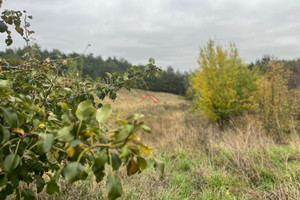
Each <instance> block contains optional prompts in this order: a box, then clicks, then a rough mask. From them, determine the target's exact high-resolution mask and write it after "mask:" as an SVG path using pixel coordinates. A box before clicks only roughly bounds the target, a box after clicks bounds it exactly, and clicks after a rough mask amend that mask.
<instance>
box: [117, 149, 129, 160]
mask: <svg viewBox="0 0 300 200" xmlns="http://www.w3.org/2000/svg"><path fill="white" fill-rule="evenodd" d="M129 152H130V151H129V148H128V147H127V146H123V147H122V149H121V153H120V155H119V158H127V157H128V156H129Z"/></svg>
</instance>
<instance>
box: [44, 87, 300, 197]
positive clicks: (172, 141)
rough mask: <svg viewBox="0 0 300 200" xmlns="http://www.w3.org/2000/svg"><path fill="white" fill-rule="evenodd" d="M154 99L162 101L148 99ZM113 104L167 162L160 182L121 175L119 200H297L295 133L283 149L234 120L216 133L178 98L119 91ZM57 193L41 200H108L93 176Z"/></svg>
mask: <svg viewBox="0 0 300 200" xmlns="http://www.w3.org/2000/svg"><path fill="white" fill-rule="evenodd" d="M147 94H150V95H151V94H154V95H155V96H156V97H157V98H158V99H159V100H160V103H154V102H152V100H151V99H149V98H147V99H145V100H144V101H143V102H142V103H140V101H141V99H142V98H143V97H145V96H146V95H147ZM118 95H119V96H118V98H117V100H116V101H115V102H110V101H105V102H104V103H112V107H113V110H114V111H115V113H116V112H117V111H118V113H119V115H120V116H126V115H128V114H132V113H143V114H144V115H145V122H146V124H147V125H148V126H149V127H151V129H152V131H153V133H152V134H151V135H149V136H148V135H141V137H142V140H143V141H144V143H145V144H147V145H149V146H151V147H153V148H154V154H155V156H156V157H158V158H159V159H160V160H163V161H164V162H165V164H166V170H165V172H166V173H165V177H163V178H160V177H159V175H158V174H157V173H156V172H155V170H154V169H153V167H151V166H152V163H151V162H150V164H151V166H149V168H148V169H146V170H145V171H144V172H143V173H141V174H137V175H133V176H131V177H126V175H125V174H126V172H125V169H124V171H121V174H120V175H121V176H122V179H123V192H124V196H123V197H122V198H121V199H124V200H125V199H126V200H127V199H133V200H136V199H143V200H145V199H153V200H154V199H170V200H176V199H178V200H182V199H213V200H214V199H245V200H246V199H300V140H299V137H298V136H296V135H295V134H294V135H291V136H290V138H291V139H290V141H286V142H285V144H278V143H275V142H274V141H273V140H272V139H270V138H268V137H266V136H265V134H264V131H263V129H261V128H260V125H259V124H257V123H254V122H253V120H251V119H250V118H247V119H246V118H244V119H241V120H239V121H235V122H232V123H231V125H230V127H229V128H226V129H223V130H222V131H220V129H218V128H217V127H215V126H213V125H211V124H210V123H208V122H207V121H206V120H205V119H204V118H203V117H201V115H195V114H190V113H189V112H188V111H189V102H188V101H187V100H185V99H184V98H183V97H180V96H177V95H172V94H166V93H155V92H146V91H142V90H132V91H131V92H128V91H125V90H122V91H120V93H119V94H118ZM61 184H62V186H63V187H62V190H61V194H57V195H55V196H53V197H50V196H48V195H46V194H45V193H43V194H41V195H39V198H40V199H105V196H106V194H105V193H103V191H105V190H104V187H105V181H103V182H102V183H99V184H97V183H96V182H95V181H94V177H93V176H90V177H89V179H88V180H87V181H81V182H76V183H75V184H73V185H67V184H65V182H61Z"/></svg>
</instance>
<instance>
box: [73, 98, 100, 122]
mask: <svg viewBox="0 0 300 200" xmlns="http://www.w3.org/2000/svg"><path fill="white" fill-rule="evenodd" d="M94 112H95V108H94V106H93V102H92V101H89V100H88V101H83V102H81V103H80V104H79V105H78V107H77V110H76V116H77V118H78V119H79V120H87V119H88V118H89V117H90V116H91V115H92V114H94Z"/></svg>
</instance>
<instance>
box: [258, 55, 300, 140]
mask: <svg viewBox="0 0 300 200" xmlns="http://www.w3.org/2000/svg"><path fill="white" fill-rule="evenodd" d="M265 69H266V73H265V75H264V76H262V77H261V78H260V80H259V82H258V83H259V84H258V85H259V87H258V91H257V92H255V94H256V95H255V99H256V102H257V104H256V111H257V113H258V116H259V119H260V121H261V122H262V124H263V126H264V127H265V129H266V131H267V133H269V134H272V135H274V134H275V135H278V136H280V135H284V136H286V134H287V133H290V132H291V130H293V129H294V130H295V131H296V130H297V129H299V128H300V112H299V110H300V89H299V88H295V89H289V88H288V82H289V80H290V76H291V72H290V71H289V70H288V69H285V68H284V65H283V64H281V63H280V62H277V61H272V62H270V63H267V64H266V66H265Z"/></svg>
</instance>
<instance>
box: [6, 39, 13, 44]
mask: <svg viewBox="0 0 300 200" xmlns="http://www.w3.org/2000/svg"><path fill="white" fill-rule="evenodd" d="M5 43H6V45H7V46H10V45H11V44H12V43H13V40H12V39H10V38H7V39H6V40H5Z"/></svg>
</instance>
